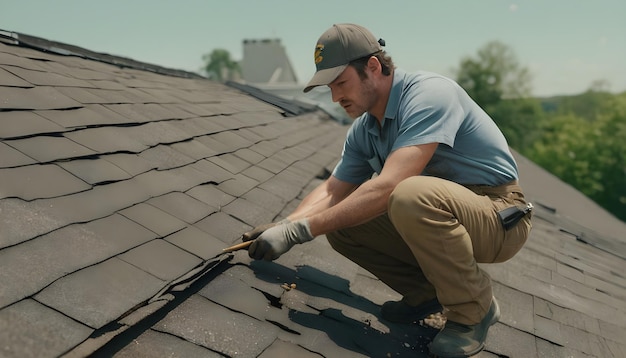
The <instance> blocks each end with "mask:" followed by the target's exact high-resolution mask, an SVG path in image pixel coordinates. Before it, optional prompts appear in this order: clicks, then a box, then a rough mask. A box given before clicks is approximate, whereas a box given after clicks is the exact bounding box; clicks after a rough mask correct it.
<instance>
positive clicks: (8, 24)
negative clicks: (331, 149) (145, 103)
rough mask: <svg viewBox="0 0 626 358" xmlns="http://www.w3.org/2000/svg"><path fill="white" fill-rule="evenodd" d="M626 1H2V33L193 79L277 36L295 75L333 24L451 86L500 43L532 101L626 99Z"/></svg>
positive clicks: (303, 73) (309, 69) (309, 68)
mask: <svg viewBox="0 0 626 358" xmlns="http://www.w3.org/2000/svg"><path fill="white" fill-rule="evenodd" d="M624 16H626V1H624V0H593V1H592V0H527V1H524V0H519V1H506V0H472V1H470V0H455V1H453V0H428V1H426V0H378V1H371V0H360V1H353V0H317V1H302V0H176V1H165V0H98V1H95V0H0V30H4V31H12V32H17V33H23V34H27V35H31V36H37V37H41V38H44V39H47V40H52V41H58V42H63V43H67V44H71V45H75V46H80V47H84V48H86V49H89V50H92V51H97V52H104V53H109V54H112V55H118V56H123V57H129V58H132V59H134V60H138V61H143V62H148V63H151V64H157V65H161V66H164V67H168V68H175V69H181V70H187V71H194V72H197V71H199V69H200V68H201V67H202V64H203V61H202V55H203V54H207V53H210V52H211V51H212V50H213V49H217V48H220V49H226V50H228V51H229V52H230V54H231V57H232V58H233V59H235V60H241V59H242V56H243V45H242V42H243V40H244V39H280V41H281V43H282V45H283V46H284V47H285V49H286V52H287V55H288V56H289V58H290V60H291V63H292V66H293V67H294V69H295V72H296V75H297V77H298V82H300V83H306V82H307V81H308V79H309V78H310V77H311V76H312V75H313V73H314V71H315V65H314V64H313V52H314V47H315V44H316V42H317V39H318V38H319V36H320V35H321V34H322V33H323V32H324V31H326V29H328V28H329V27H331V26H332V25H333V24H335V23H348V22H349V23H357V24H360V25H363V26H365V27H367V28H368V29H369V30H370V31H372V33H373V34H374V35H375V36H376V37H379V38H383V39H385V41H386V47H385V49H386V51H387V53H388V54H390V55H391V56H392V57H393V59H394V62H395V64H396V66H397V67H399V68H402V69H405V70H407V71H416V70H427V71H433V72H438V73H440V74H443V75H446V76H450V77H453V78H454V73H455V72H454V70H455V69H456V68H458V66H459V64H460V62H461V60H462V59H463V58H464V57H468V56H470V57H473V58H475V57H476V53H477V51H478V50H479V49H480V48H481V47H483V46H484V45H486V44H487V43H488V42H490V41H494V40H497V41H500V42H502V43H504V44H506V45H507V46H509V47H510V48H511V49H512V50H513V51H514V53H515V55H516V58H517V59H518V61H519V63H520V65H521V66H523V67H526V68H528V69H529V70H530V72H531V74H532V82H531V84H532V94H533V95H535V96H552V95H569V94H578V93H582V92H584V91H586V90H587V89H588V88H589V87H590V86H591V84H592V83H593V82H594V81H598V80H602V81H607V83H608V85H609V87H608V89H609V90H610V91H611V92H614V93H617V92H623V91H626V20H625V17H624Z"/></svg>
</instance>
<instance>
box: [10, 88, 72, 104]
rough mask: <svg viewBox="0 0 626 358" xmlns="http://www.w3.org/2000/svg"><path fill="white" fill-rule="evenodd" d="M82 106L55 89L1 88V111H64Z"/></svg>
mask: <svg viewBox="0 0 626 358" xmlns="http://www.w3.org/2000/svg"><path fill="white" fill-rule="evenodd" d="M80 106H81V104H80V103H78V102H76V101H74V100H73V99H71V98H69V97H67V96H64V95H63V94H62V93H61V92H59V91H58V90H56V89H55V88H54V87H35V88H12V87H0V109H4V110H6V109H64V108H76V107H80Z"/></svg>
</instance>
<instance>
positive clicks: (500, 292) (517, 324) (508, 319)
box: [493, 283, 535, 334]
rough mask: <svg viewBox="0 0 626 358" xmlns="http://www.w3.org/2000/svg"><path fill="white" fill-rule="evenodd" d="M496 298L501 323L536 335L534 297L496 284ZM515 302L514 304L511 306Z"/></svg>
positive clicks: (494, 287)
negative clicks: (500, 314) (500, 313)
mask: <svg viewBox="0 0 626 358" xmlns="http://www.w3.org/2000/svg"><path fill="white" fill-rule="evenodd" d="M493 291H494V296H495V297H497V298H498V303H499V304H500V311H501V312H502V316H501V318H500V322H501V323H503V324H506V325H508V326H511V327H513V328H516V329H519V330H521V331H525V332H528V333H531V334H534V333H535V332H534V316H535V313H534V302H533V296H531V295H529V294H527V293H524V292H520V291H517V290H513V289H511V288H509V287H506V286H504V285H501V284H497V283H494V285H493ZM511 302H514V304H511Z"/></svg>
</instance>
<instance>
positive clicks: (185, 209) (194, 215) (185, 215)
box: [146, 192, 216, 224]
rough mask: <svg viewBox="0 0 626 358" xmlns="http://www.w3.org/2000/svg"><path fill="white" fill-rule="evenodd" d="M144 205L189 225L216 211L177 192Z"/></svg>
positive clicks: (151, 200)
mask: <svg viewBox="0 0 626 358" xmlns="http://www.w3.org/2000/svg"><path fill="white" fill-rule="evenodd" d="M146 203H147V204H150V205H152V206H155V207H157V208H159V209H161V210H163V211H165V212H166V213H169V214H170V215H173V216H175V217H177V218H179V219H180V220H183V221H185V222H187V223H189V224H193V223H195V222H196V221H198V220H200V219H202V218H205V217H207V216H209V215H210V214H211V213H213V212H215V211H216V210H215V208H213V207H211V206H209V205H207V204H205V203H203V202H202V201H200V200H197V199H195V198H193V197H192V196H189V195H187V194H183V193H179V192H174V193H168V194H165V195H162V196H159V197H156V198H152V199H150V200H148V201H147V202H146Z"/></svg>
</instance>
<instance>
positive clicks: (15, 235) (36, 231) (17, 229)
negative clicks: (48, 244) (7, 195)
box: [0, 199, 67, 248]
mask: <svg viewBox="0 0 626 358" xmlns="http://www.w3.org/2000/svg"><path fill="white" fill-rule="evenodd" d="M0 212H2V215H0V227H2V230H0V248H4V247H7V246H11V245H15V244H18V243H20V242H22V241H25V240H29V239H32V238H33V237H35V236H38V235H42V234H45V233H47V232H50V231H51V230H54V229H58V228H59V227H61V226H64V225H66V224H67V223H66V222H64V221H63V220H61V219H59V218H58V217H56V216H55V215H54V214H55V213H54V212H53V211H52V210H50V204H49V202H47V203H44V204H42V202H41V201H39V200H37V201H34V202H27V201H23V200H21V199H0ZM15 218H20V220H15Z"/></svg>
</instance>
